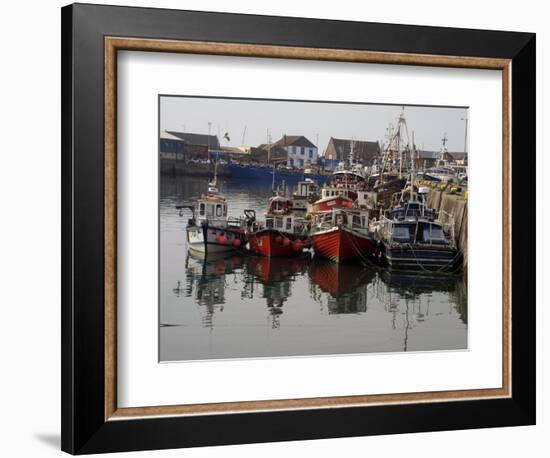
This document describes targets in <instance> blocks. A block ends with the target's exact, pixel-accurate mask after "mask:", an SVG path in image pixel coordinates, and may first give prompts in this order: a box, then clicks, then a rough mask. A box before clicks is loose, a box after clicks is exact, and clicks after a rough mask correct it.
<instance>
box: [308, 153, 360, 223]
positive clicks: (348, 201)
mask: <svg viewBox="0 0 550 458" xmlns="http://www.w3.org/2000/svg"><path fill="white" fill-rule="evenodd" d="M354 148H355V146H354V143H352V144H351V148H350V157H349V163H347V164H346V163H344V162H342V163H341V164H340V165H339V166H338V168H337V169H336V170H335V171H334V173H333V174H332V175H331V176H330V179H329V180H328V181H327V182H326V183H325V185H324V186H323V187H322V188H321V198H320V199H319V200H317V201H316V202H314V203H313V204H312V205H310V206H309V208H308V213H319V212H325V211H330V210H332V209H333V208H351V207H352V206H353V204H354V202H355V201H356V200H357V197H358V194H359V192H360V191H361V190H363V189H365V177H364V176H363V175H362V173H361V170H360V167H357V166H354V159H353V155H354Z"/></svg>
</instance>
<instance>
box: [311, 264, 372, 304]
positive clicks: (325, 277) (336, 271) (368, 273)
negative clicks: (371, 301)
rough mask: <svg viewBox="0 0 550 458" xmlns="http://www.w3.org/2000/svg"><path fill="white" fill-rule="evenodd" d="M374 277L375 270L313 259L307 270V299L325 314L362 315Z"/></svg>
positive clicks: (359, 265) (356, 265) (357, 265)
mask: <svg viewBox="0 0 550 458" xmlns="http://www.w3.org/2000/svg"><path fill="white" fill-rule="evenodd" d="M375 276H376V271H375V270H373V269H372V268H369V267H365V266H362V265H361V264H359V263H347V264H337V263H335V262H332V261H329V260H326V259H320V258H315V259H314V260H313V261H312V263H311V266H310V269H309V278H310V279H311V297H312V298H313V299H314V300H315V301H317V302H319V303H320V304H321V306H326V308H327V311H328V313H329V314H339V313H361V312H366V311H367V303H368V290H369V286H371V283H372V282H373V281H374V279H375ZM371 287H372V286H371Z"/></svg>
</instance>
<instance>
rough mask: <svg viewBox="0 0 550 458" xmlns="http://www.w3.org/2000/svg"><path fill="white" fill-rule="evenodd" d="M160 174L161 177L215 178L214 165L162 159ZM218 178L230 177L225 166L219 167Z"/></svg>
mask: <svg viewBox="0 0 550 458" xmlns="http://www.w3.org/2000/svg"><path fill="white" fill-rule="evenodd" d="M160 173H161V175H170V176H180V175H193V176H197V177H208V178H212V177H213V176H214V164H202V163H199V162H187V161H181V160H176V159H166V158H161V159H160ZM218 176H219V177H227V176H230V173H229V170H228V169H227V167H226V166H225V165H218Z"/></svg>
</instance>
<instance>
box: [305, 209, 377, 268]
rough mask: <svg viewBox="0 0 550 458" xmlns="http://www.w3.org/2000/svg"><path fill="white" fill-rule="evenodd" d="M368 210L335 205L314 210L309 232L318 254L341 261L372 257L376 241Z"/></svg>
mask: <svg viewBox="0 0 550 458" xmlns="http://www.w3.org/2000/svg"><path fill="white" fill-rule="evenodd" d="M369 211H370V210H368V209H363V208H335V209H333V210H331V211H327V212H322V213H317V214H315V215H314V223H313V226H312V228H311V232H310V237H311V241H312V244H313V249H314V252H315V256H319V257H322V258H327V259H330V260H331V261H334V262H338V263H340V262H345V261H348V260H353V259H367V258H370V257H372V256H373V255H374V253H375V249H376V241H375V239H374V238H373V236H372V234H371V233H370V231H369Z"/></svg>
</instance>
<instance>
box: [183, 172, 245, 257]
mask: <svg viewBox="0 0 550 458" xmlns="http://www.w3.org/2000/svg"><path fill="white" fill-rule="evenodd" d="M176 208H179V209H183V208H188V209H190V210H191V211H192V212H193V217H192V218H191V219H190V220H189V221H188V222H187V227H186V233H187V246H188V248H189V249H190V250H192V251H195V252H197V253H201V254H208V253H221V252H226V251H233V250H237V249H240V248H241V246H243V245H244V241H245V234H244V230H243V229H242V228H241V224H240V220H239V219H237V218H230V217H228V216H227V201H226V199H225V197H223V196H220V195H219V194H218V188H217V187H216V178H214V180H213V181H212V182H211V183H209V184H208V192H207V194H203V195H202V196H201V197H200V198H199V199H197V203H196V205H195V206H189V205H180V206H177V207H176Z"/></svg>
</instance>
